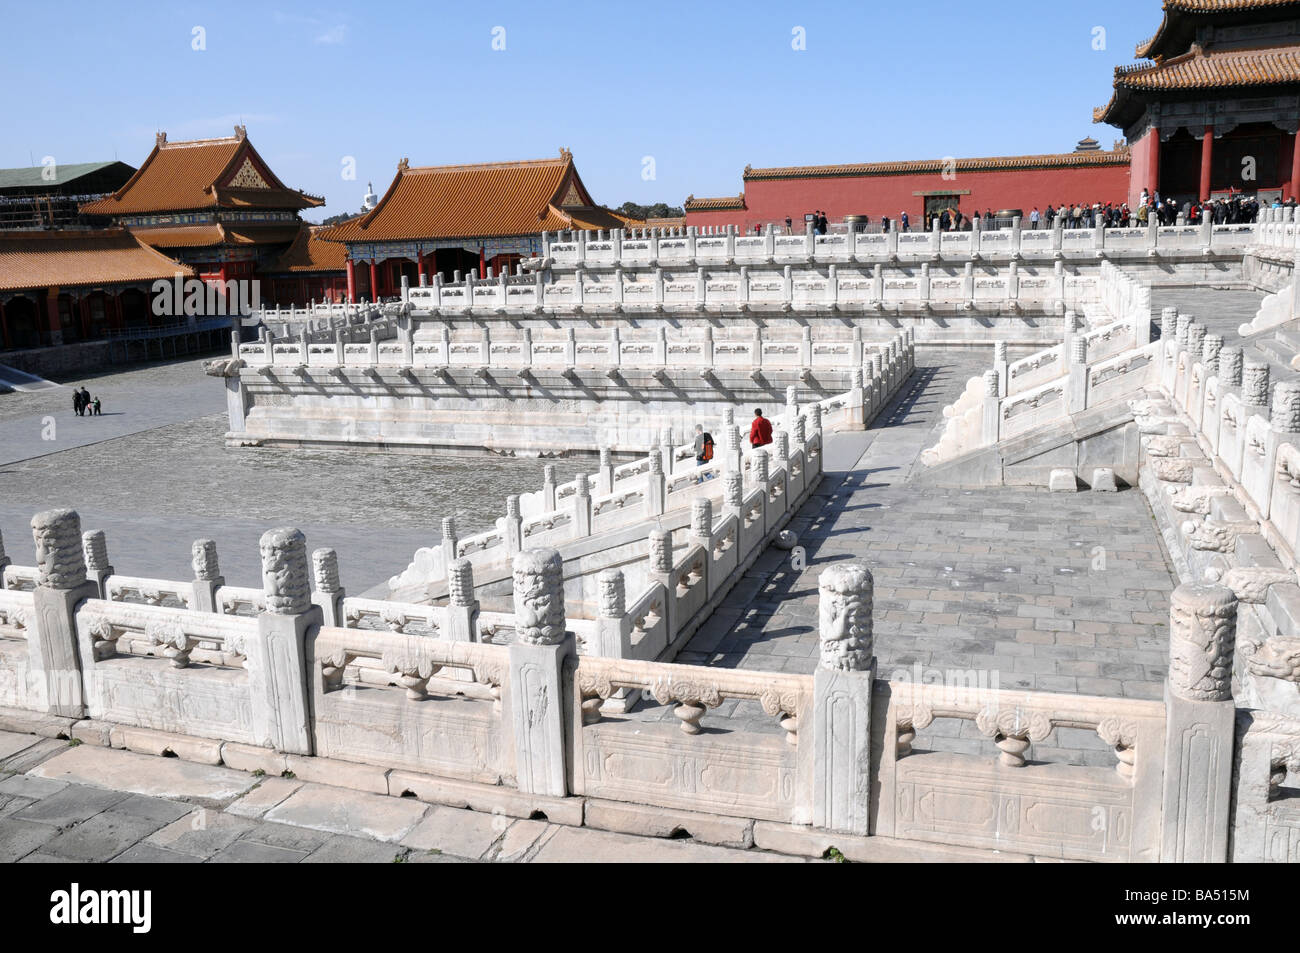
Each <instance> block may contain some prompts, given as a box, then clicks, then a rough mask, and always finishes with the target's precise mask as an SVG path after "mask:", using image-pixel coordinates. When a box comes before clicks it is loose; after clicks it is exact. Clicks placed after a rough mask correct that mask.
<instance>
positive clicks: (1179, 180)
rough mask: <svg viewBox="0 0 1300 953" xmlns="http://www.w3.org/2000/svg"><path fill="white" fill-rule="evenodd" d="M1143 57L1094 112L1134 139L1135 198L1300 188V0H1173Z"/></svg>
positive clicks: (1269, 195) (1140, 51) (1118, 76)
mask: <svg viewBox="0 0 1300 953" xmlns="http://www.w3.org/2000/svg"><path fill="white" fill-rule="evenodd" d="M1137 56H1138V57H1139V58H1140V59H1143V60H1146V62H1142V63H1136V64H1133V65H1131V66H1123V67H1119V68H1117V69H1116V70H1115V82H1114V93H1113V95H1112V96H1111V99H1110V102H1108V103H1107V104H1106V105H1105V106H1103V107H1101V108H1099V109H1097V110H1094V113H1093V118H1094V120H1095V121H1096V122H1104V123H1108V124H1110V125H1112V126H1115V127H1117V128H1119V129H1122V130H1123V131H1124V136H1125V138H1126V139H1127V140H1128V142H1129V143H1130V144H1131V147H1132V155H1133V172H1132V176H1131V179H1130V181H1129V191H1128V201H1129V203H1130V204H1132V203H1134V202H1135V201H1136V200H1137V197H1138V195H1139V194H1140V193H1141V190H1142V189H1143V188H1147V189H1150V190H1153V191H1159V192H1160V194H1161V196H1162V197H1164V196H1167V197H1172V198H1175V199H1176V200H1179V201H1184V200H1189V199H1203V198H1207V197H1214V196H1218V195H1222V194H1226V193H1229V192H1233V191H1236V192H1247V193H1257V194H1258V195H1259V197H1260V199H1261V200H1264V201H1267V200H1271V199H1273V198H1275V197H1279V196H1280V197H1282V198H1284V199H1285V198H1288V197H1292V196H1294V195H1295V194H1296V192H1297V191H1300V149H1297V148H1296V132H1297V128H1300V0H1165V3H1164V19H1163V20H1162V21H1161V23H1160V27H1159V29H1157V30H1156V33H1155V36H1153V37H1151V39H1149V40H1146V41H1145V42H1143V43H1140V44H1139V45H1138V47H1137Z"/></svg>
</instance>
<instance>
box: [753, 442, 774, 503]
mask: <svg viewBox="0 0 1300 953" xmlns="http://www.w3.org/2000/svg"><path fill="white" fill-rule="evenodd" d="M749 479H750V482H751V483H752V484H753V485H754V486H756V487H759V488H761V489H762V490H763V497H764V499H766V498H767V484H768V479H769V475H768V460H767V451H766V450H763V449H761V448H760V449H758V450H755V451H754V452H753V454H752V455H751V456H750V458H749Z"/></svg>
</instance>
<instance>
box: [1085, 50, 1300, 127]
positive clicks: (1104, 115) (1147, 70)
mask: <svg viewBox="0 0 1300 953" xmlns="http://www.w3.org/2000/svg"><path fill="white" fill-rule="evenodd" d="M1288 83H1300V46H1270V47H1261V48H1254V49H1245V50H1209V51H1205V50H1202V49H1200V48H1199V47H1193V48H1192V49H1191V50H1190V51H1189V52H1187V53H1184V54H1183V55H1182V56H1176V57H1174V58H1172V59H1168V60H1162V61H1158V62H1155V63H1135V64H1133V65H1131V66H1119V67H1116V68H1115V92H1114V94H1113V95H1112V96H1111V99H1110V102H1109V103H1107V104H1106V105H1105V106H1101V107H1099V108H1097V109H1094V110H1093V111H1092V119H1093V122H1107V123H1109V122H1113V121H1116V122H1117V121H1118V115H1119V112H1120V111H1121V107H1122V106H1123V105H1124V100H1125V99H1126V98H1127V97H1126V96H1124V95H1123V94H1124V91H1125V90H1138V91H1147V90H1184V89H1221V88H1225V87H1229V88H1230V87H1240V86H1276V85H1280V84H1288Z"/></svg>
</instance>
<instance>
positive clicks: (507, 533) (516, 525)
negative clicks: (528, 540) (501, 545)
mask: <svg viewBox="0 0 1300 953" xmlns="http://www.w3.org/2000/svg"><path fill="white" fill-rule="evenodd" d="M501 536H502V538H503V539H504V541H505V544H506V552H507V553H517V552H519V551H520V550H521V549H523V548H524V520H523V517H522V516H521V515H520V513H519V494H517V493H512V494H510V495H509V496H507V497H506V515H505V516H503V517H502V518H501Z"/></svg>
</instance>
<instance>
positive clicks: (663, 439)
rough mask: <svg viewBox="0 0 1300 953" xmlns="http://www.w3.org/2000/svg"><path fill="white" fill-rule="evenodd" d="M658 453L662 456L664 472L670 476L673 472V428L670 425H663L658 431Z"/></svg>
mask: <svg viewBox="0 0 1300 953" xmlns="http://www.w3.org/2000/svg"><path fill="white" fill-rule="evenodd" d="M659 455H660V456H661V457H663V461H664V473H665V474H668V475H670V476H671V475H672V472H673V430H672V428H671V427H665V428H664V429H662V430H660V431H659Z"/></svg>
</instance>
